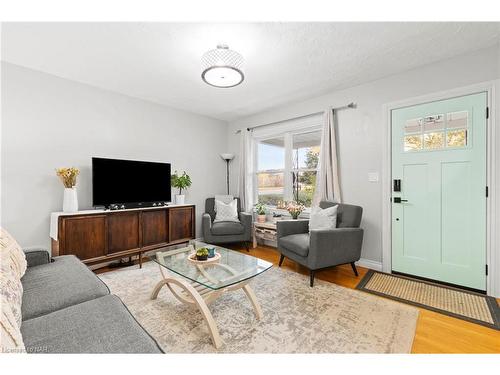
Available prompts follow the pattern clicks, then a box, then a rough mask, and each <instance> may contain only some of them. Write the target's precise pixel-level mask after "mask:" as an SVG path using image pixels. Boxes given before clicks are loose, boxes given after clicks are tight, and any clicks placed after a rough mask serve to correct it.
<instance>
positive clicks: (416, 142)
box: [404, 134, 422, 152]
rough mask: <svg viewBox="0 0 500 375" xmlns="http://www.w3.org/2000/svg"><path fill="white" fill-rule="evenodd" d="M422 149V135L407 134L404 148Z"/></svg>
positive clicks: (406, 149) (408, 149)
mask: <svg viewBox="0 0 500 375" xmlns="http://www.w3.org/2000/svg"><path fill="white" fill-rule="evenodd" d="M421 149H422V135H421V134H416V135H407V136H406V137H405V138H404V150H405V152H408V151H417V150H421Z"/></svg>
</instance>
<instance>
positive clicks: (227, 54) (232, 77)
mask: <svg viewBox="0 0 500 375" xmlns="http://www.w3.org/2000/svg"><path fill="white" fill-rule="evenodd" d="M201 62H202V65H203V72H202V73H201V78H202V79H203V81H205V83H208V84H209V85H210V86H215V87H225V88H227V87H234V86H238V85H239V84H240V83H241V82H243V80H244V79H245V76H244V75H243V56H241V55H240V54H239V53H238V52H236V51H233V50H231V49H229V47H228V46H227V45H225V44H219V45H218V46H217V48H216V49H212V50H210V51H208V52H206V53H205V54H204V55H203V57H202V59H201Z"/></svg>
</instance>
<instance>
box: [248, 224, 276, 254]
mask: <svg viewBox="0 0 500 375" xmlns="http://www.w3.org/2000/svg"><path fill="white" fill-rule="evenodd" d="M258 240H261V241H264V240H265V241H271V242H275V243H276V242H277V237H276V223H273V222H271V221H266V222H264V223H259V222H257V221H255V222H254V223H253V248H254V249H255V248H256V247H257V241H258Z"/></svg>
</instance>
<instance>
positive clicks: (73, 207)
mask: <svg viewBox="0 0 500 375" xmlns="http://www.w3.org/2000/svg"><path fill="white" fill-rule="evenodd" d="M56 174H57V176H58V177H59V178H60V179H61V181H62V183H63V185H64V199H63V212H77V211H78V196H77V194H76V177H77V176H78V175H79V174H80V171H79V170H78V168H75V167H70V168H57V169H56Z"/></svg>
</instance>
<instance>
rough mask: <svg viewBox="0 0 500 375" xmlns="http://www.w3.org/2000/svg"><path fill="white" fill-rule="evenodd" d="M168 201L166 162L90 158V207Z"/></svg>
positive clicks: (168, 173) (168, 175)
mask: <svg viewBox="0 0 500 375" xmlns="http://www.w3.org/2000/svg"><path fill="white" fill-rule="evenodd" d="M170 200H171V187H170V164H169V163H154V162H148V161H135V160H118V159H105V158H92V202H93V205H94V206H109V205H110V204H117V203H145V202H170Z"/></svg>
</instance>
